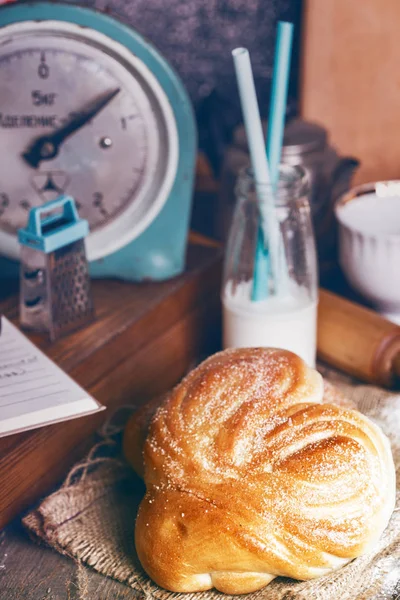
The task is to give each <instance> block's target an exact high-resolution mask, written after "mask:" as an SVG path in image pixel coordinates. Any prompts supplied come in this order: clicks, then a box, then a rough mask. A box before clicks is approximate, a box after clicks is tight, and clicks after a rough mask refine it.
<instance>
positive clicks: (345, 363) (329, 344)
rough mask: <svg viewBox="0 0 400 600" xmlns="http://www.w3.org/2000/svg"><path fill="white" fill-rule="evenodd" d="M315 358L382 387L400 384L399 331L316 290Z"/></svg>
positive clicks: (387, 323)
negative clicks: (316, 333) (316, 329)
mask: <svg viewBox="0 0 400 600" xmlns="http://www.w3.org/2000/svg"><path fill="white" fill-rule="evenodd" d="M317 349H318V358H319V359H321V360H322V361H325V362H326V363H328V364H330V365H332V366H334V367H336V368H338V369H341V370H342V371H345V372H346V373H349V374H350V375H354V376H355V377H358V378H359V379H362V380H364V381H368V382H370V383H374V384H377V385H380V386H384V387H393V386H394V385H396V383H397V384H398V383H400V327H399V326H398V325H395V324H394V323H391V322H390V321H387V320H386V319H384V318H383V317H381V316H380V315H378V314H377V313H375V312H374V311H372V310H369V309H367V308H364V307H363V306H360V305H358V304H355V303H354V302H350V301H349V300H345V299H344V298H341V297H340V296H337V295H336V294H332V293H331V292H327V291H326V290H322V289H321V290H320V296H319V308H318V336H317Z"/></svg>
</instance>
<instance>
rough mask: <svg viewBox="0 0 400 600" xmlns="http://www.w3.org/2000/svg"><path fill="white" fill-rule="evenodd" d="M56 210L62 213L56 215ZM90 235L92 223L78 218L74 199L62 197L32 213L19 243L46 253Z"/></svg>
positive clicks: (20, 231) (19, 231) (34, 209)
mask: <svg viewBox="0 0 400 600" xmlns="http://www.w3.org/2000/svg"><path fill="white" fill-rule="evenodd" d="M57 209H61V212H60V211H59V212H58V213H56V214H54V211H55V210H57ZM48 213H53V214H50V215H49V214H48ZM46 215H47V216H46ZM50 225H51V227H49V226H50ZM88 233H89V224H88V222H87V221H86V220H85V219H81V218H80V217H79V215H78V211H77V210H76V206H75V201H74V199H73V198H72V197H71V196H60V197H59V198H57V199H56V200H52V201H51V202H47V203H46V204H43V205H42V206H37V207H35V208H32V209H31V210H30V212H29V217H28V224H27V227H26V229H19V230H18V241H19V243H20V244H22V245H23V246H28V247H29V248H33V249H35V250H40V251H42V252H45V253H46V254H47V253H49V252H54V250H57V249H58V248H62V247H63V246H66V245H67V244H72V243H73V242H76V241H78V240H81V239H82V238H84V237H86V235H87V234H88Z"/></svg>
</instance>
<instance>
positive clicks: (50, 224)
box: [18, 196, 94, 341]
mask: <svg viewBox="0 0 400 600" xmlns="http://www.w3.org/2000/svg"><path fill="white" fill-rule="evenodd" d="M88 231H89V227H88V223H87V221H85V220H84V219H80V218H79V216H78V213H77V210H76V207H75V202H74V200H73V198H71V197H69V196H61V197H60V198H58V199H57V200H54V201H52V202H48V203H47V204H44V205H43V206H40V207H37V208H33V209H32V210H31V211H30V213H29V219H28V225H27V227H26V229H21V230H20V231H19V232H18V239H19V242H20V244H21V268H20V280H21V289H20V319H21V325H22V326H24V327H27V328H29V329H32V330H34V331H42V332H48V333H49V334H50V339H51V340H52V341H54V340H56V339H58V338H59V337H61V336H63V335H65V334H67V333H69V332H71V331H73V330H75V329H77V328H79V327H81V326H83V325H85V324H87V323H88V322H89V321H91V320H92V319H93V318H94V307H93V300H92V296H91V293H90V278H89V271H88V264H87V260H86V254H85V245H84V241H83V239H84V237H85V236H86V235H87V233H88Z"/></svg>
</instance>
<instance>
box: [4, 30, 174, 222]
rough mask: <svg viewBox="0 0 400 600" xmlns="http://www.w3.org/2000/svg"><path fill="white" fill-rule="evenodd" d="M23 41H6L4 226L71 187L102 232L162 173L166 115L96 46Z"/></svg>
mask: <svg viewBox="0 0 400 600" xmlns="http://www.w3.org/2000/svg"><path fill="white" fill-rule="evenodd" d="M23 41H24V42H25V43H21V39H18V38H16V39H15V41H14V43H13V41H11V42H10V43H8V44H7V45H4V46H3V47H2V46H1V45H0V83H1V86H0V146H1V148H2V155H3V156H4V159H2V160H1V161H0V228H1V229H3V230H4V231H8V232H10V233H14V232H16V231H17V229H18V228H19V227H23V226H25V225H26V218H27V212H28V211H29V209H30V208H31V207H33V206H38V205H40V204H42V203H43V202H46V201H48V200H52V199H54V198H55V197H57V196H58V195H59V194H60V193H64V192H65V193H68V194H71V195H72V196H73V197H74V198H75V199H76V201H77V203H78V206H79V212H80V215H81V216H82V217H84V218H86V219H88V221H89V224H90V228H91V231H95V230H97V229H99V228H101V227H102V226H104V224H106V223H107V222H109V221H110V220H111V219H114V218H116V217H117V216H119V215H121V214H122V213H123V212H124V210H125V209H126V207H127V205H130V204H131V203H132V202H135V201H136V200H137V198H138V196H140V195H142V194H143V189H144V188H146V189H147V190H148V189H149V188H151V186H152V185H154V184H155V185H157V181H159V180H160V178H161V177H162V175H163V168H162V161H163V158H162V153H161V148H160V129H161V131H162V122H161V120H160V118H159V117H158V116H157V113H156V111H155V110H154V107H153V106H152V104H151V101H150V100H149V94H148V90H146V86H145V85H143V83H142V82H141V81H140V80H138V79H137V78H135V77H133V76H132V73H131V72H129V70H127V69H126V68H125V67H124V65H123V64H122V63H121V62H119V61H118V60H116V59H115V58H114V57H112V56H111V55H109V54H106V53H104V52H102V51H100V50H99V49H98V48H97V47H96V46H94V45H93V46H90V45H88V44H87V43H83V42H82V41H81V40H79V39H74V38H73V37H70V38H68V37H65V38H63V40H62V45H61V46H62V47H60V42H59V39H58V38H57V36H55V35H51V32H48V34H47V35H44V36H42V37H41V38H38V37H37V36H31V37H29V36H28V37H25V39H24V40H23ZM146 92H147V93H146ZM161 137H162V136H161ZM160 166H161V168H160ZM157 174H158V175H157Z"/></svg>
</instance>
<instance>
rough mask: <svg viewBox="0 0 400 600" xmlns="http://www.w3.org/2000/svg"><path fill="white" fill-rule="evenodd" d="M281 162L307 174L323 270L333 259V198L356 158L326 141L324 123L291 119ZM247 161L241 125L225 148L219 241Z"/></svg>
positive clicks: (345, 185)
mask: <svg viewBox="0 0 400 600" xmlns="http://www.w3.org/2000/svg"><path fill="white" fill-rule="evenodd" d="M282 162H283V163H286V164H290V165H301V166H302V167H303V168H304V169H305V171H306V172H307V174H308V177H309V181H310V205H311V214H312V219H313V224H314V229H315V236H316V240H317V247H318V256H319V264H320V270H321V269H322V270H326V269H327V268H329V265H330V264H334V263H335V261H336V222H335V219H334V215H333V204H334V201H335V199H336V198H338V197H339V196H340V195H341V194H343V193H344V192H345V191H347V190H348V189H349V188H350V186H351V179H352V176H353V174H354V171H355V170H356V168H357V167H358V166H359V161H358V160H356V159H355V158H351V157H340V156H339V155H338V154H337V152H336V150H335V149H334V148H333V147H332V146H330V145H329V143H328V132H327V130H326V129H324V127H322V126H320V125H317V124H315V123H310V122H308V121H304V120H302V119H292V120H291V121H289V123H288V124H287V126H286V128H285V136H284V142H283V150H282ZM248 164H249V155H248V149H247V140H246V134H245V131H244V127H243V126H239V127H238V128H237V129H236V130H235V132H234V135H233V140H232V144H231V145H230V146H229V148H228V149H227V151H226V154H225V158H224V163H223V167H222V173H221V186H220V194H219V197H218V206H217V211H216V215H215V217H216V222H215V234H216V236H217V237H218V238H219V239H220V240H222V241H225V240H226V238H227V235H228V232H229V227H230V223H231V218H232V213H233V208H234V198H235V194H234V188H235V183H236V179H237V176H238V174H239V172H240V170H241V169H242V168H243V167H245V166H247V165H248Z"/></svg>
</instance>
